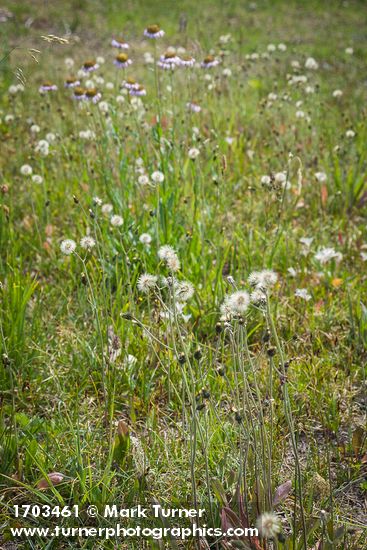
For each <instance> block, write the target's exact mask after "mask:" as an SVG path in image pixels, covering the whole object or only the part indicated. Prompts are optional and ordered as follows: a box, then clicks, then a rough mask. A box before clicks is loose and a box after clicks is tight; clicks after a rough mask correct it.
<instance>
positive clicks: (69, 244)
mask: <svg viewBox="0 0 367 550" xmlns="http://www.w3.org/2000/svg"><path fill="white" fill-rule="evenodd" d="M75 249H76V242H75V241H73V240H72V239H65V240H64V241H62V243H61V245H60V250H61V252H62V253H63V254H66V255H67V256H69V255H70V254H72V253H73V252H74V250H75Z"/></svg>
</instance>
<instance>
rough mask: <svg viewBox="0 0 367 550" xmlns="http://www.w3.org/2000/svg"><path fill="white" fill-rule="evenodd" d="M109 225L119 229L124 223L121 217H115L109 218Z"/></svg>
mask: <svg viewBox="0 0 367 550" xmlns="http://www.w3.org/2000/svg"><path fill="white" fill-rule="evenodd" d="M110 223H111V225H113V227H121V225H122V224H123V223H124V220H123V218H122V217H121V216H118V215H115V216H112V217H111V220H110Z"/></svg>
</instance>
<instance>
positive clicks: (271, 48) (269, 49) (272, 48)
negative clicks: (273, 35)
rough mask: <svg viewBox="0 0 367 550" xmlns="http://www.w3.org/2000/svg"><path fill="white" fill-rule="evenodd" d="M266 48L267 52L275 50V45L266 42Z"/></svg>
mask: <svg viewBox="0 0 367 550" xmlns="http://www.w3.org/2000/svg"><path fill="white" fill-rule="evenodd" d="M267 50H268V52H275V50H276V46H275V45H274V44H268V46H267Z"/></svg>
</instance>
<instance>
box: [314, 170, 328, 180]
mask: <svg viewBox="0 0 367 550" xmlns="http://www.w3.org/2000/svg"><path fill="white" fill-rule="evenodd" d="M315 178H316V179H317V181H319V182H320V183H324V182H325V181H326V180H327V175H326V174H325V172H316V173H315Z"/></svg>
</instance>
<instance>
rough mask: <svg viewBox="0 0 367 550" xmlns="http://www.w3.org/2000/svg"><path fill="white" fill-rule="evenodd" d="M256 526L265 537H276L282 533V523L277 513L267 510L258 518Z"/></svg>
mask: <svg viewBox="0 0 367 550" xmlns="http://www.w3.org/2000/svg"><path fill="white" fill-rule="evenodd" d="M256 527H257V529H258V530H259V533H260V535H261V536H262V537H263V538H264V539H274V538H276V537H277V535H278V534H279V533H280V530H281V523H280V519H279V517H278V516H277V515H276V514H274V513H273V512H265V513H264V514H261V516H259V517H258V518H257V520H256Z"/></svg>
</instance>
